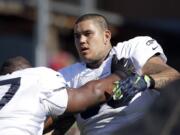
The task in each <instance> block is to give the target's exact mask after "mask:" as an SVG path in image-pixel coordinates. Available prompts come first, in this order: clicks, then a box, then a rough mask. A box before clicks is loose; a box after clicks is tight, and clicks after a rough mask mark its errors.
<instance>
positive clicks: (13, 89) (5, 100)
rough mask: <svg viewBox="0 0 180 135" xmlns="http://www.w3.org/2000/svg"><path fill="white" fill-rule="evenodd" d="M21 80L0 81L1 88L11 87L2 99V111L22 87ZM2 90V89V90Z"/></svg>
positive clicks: (0, 102) (0, 107)
mask: <svg viewBox="0 0 180 135" xmlns="http://www.w3.org/2000/svg"><path fill="white" fill-rule="evenodd" d="M20 80H21V78H20V77H18V78H13V79H7V80H1V81H0V87H1V86H3V85H10V87H9V89H7V90H6V92H5V94H4V95H3V96H2V97H1V99H0V109H2V108H3V107H4V106H5V105H6V104H7V103H8V102H9V101H10V100H11V99H12V97H13V96H14V94H15V93H16V92H17V90H18V88H19V86H20ZM0 90H1V89H0Z"/></svg>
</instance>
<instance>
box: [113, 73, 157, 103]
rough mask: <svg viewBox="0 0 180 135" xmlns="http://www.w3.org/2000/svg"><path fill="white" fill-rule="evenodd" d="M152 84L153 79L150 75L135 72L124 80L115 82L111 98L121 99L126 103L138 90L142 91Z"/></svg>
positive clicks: (152, 85)
mask: <svg viewBox="0 0 180 135" xmlns="http://www.w3.org/2000/svg"><path fill="white" fill-rule="evenodd" d="M154 86H155V81H154V79H153V78H151V77H150V76H148V75H143V76H139V75H138V74H135V75H132V76H129V77H128V78H127V79H125V80H121V81H117V82H116V87H115V88H114V90H113V92H114V94H113V98H114V99H115V100H117V99H121V100H122V102H123V103H128V102H129V101H130V100H131V99H132V98H133V97H134V96H135V95H136V94H137V93H138V92H140V91H144V90H146V89H147V88H154Z"/></svg>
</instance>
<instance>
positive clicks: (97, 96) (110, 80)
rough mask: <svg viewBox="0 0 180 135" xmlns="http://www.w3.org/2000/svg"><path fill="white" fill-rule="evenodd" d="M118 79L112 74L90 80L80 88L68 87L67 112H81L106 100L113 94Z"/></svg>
mask: <svg viewBox="0 0 180 135" xmlns="http://www.w3.org/2000/svg"><path fill="white" fill-rule="evenodd" d="M117 80H119V77H118V76H116V75H115V74H112V75H110V76H109V77H107V78H104V79H101V80H95V81H91V82H88V83H87V84H85V85H84V86H82V87H80V88H78V89H73V88H70V89H68V90H67V91H68V106H67V109H66V112H73V113H77V112H81V111H84V110H86V109H87V108H89V107H92V106H94V105H96V104H98V103H102V102H105V101H106V100H108V99H109V97H110V96H111V95H112V89H113V87H114V82H115V81H117Z"/></svg>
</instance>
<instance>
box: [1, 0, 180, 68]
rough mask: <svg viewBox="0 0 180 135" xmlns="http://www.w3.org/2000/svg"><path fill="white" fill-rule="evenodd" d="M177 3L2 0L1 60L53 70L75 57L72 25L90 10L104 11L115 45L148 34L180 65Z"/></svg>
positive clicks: (174, 0) (165, 0) (167, 0)
mask: <svg viewBox="0 0 180 135" xmlns="http://www.w3.org/2000/svg"><path fill="white" fill-rule="evenodd" d="M179 5H180V1H179V0H135V1H132V0H110V1H109V0H0V64H2V62H3V61H4V60H5V59H7V58H9V57H12V56H17V55H21V56H24V57H25V58H27V59H28V60H30V61H31V63H32V64H33V66H48V67H51V68H53V69H55V70H58V69H60V68H62V67H65V66H68V65H70V64H72V63H74V62H76V61H78V55H77V52H76V49H75V45H74V38H73V25H74V22H75V20H76V19H77V17H78V16H80V15H81V14H84V13H90V12H91V13H100V14H102V15H104V16H106V17H107V19H108V20H109V23H110V25H111V31H112V36H113V37H112V43H113V45H115V44H116V43H117V42H120V41H124V40H128V39H130V38H133V37H135V36H140V35H147V36H151V37H153V38H155V39H156V40H157V41H158V42H159V43H160V44H161V45H162V47H163V49H164V52H165V54H166V55H167V57H168V64H169V65H171V66H172V67H174V68H175V69H177V70H179V71H180V60H179V58H180V49H179V47H178V45H180V9H179Z"/></svg>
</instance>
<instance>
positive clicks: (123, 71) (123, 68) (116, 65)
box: [111, 55, 135, 79]
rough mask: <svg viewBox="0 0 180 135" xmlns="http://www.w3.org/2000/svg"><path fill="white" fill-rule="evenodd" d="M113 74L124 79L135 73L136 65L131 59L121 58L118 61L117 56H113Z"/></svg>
mask: <svg viewBox="0 0 180 135" xmlns="http://www.w3.org/2000/svg"><path fill="white" fill-rule="evenodd" d="M111 73H114V74H116V75H118V76H119V77H120V78H122V79H124V78H127V77H128V76H130V75H133V74H134V73H135V68H134V65H133V63H132V61H131V59H127V58H121V59H120V60H118V58H117V56H116V55H113V57H112V62H111Z"/></svg>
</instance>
